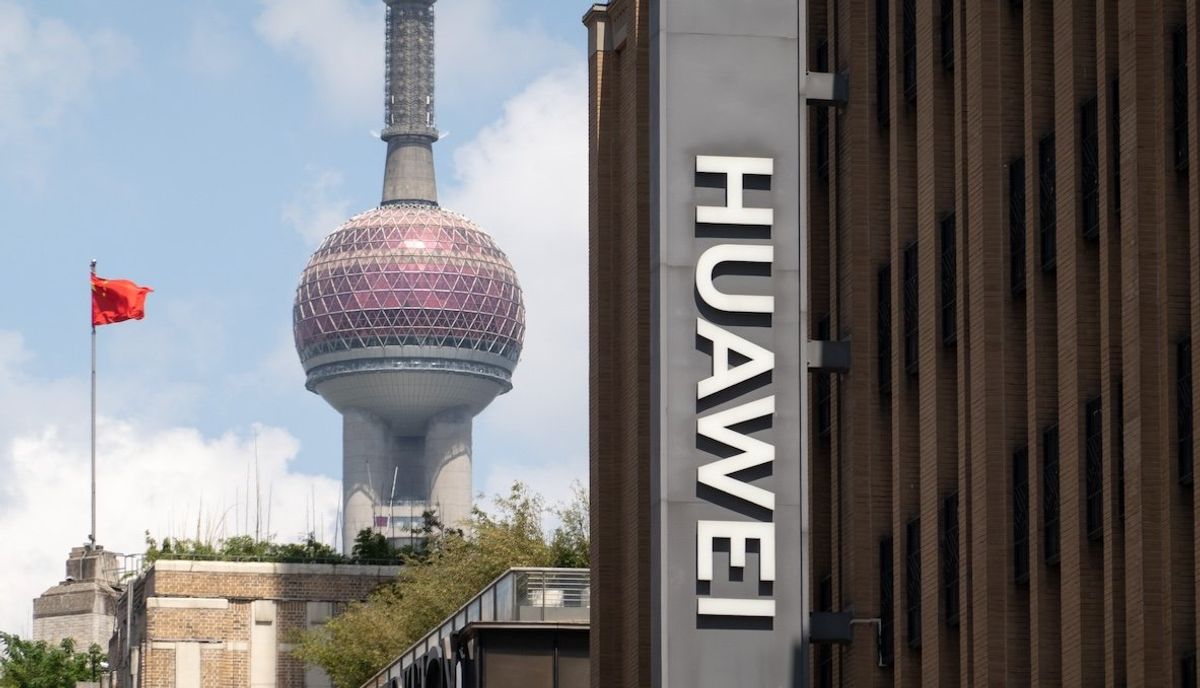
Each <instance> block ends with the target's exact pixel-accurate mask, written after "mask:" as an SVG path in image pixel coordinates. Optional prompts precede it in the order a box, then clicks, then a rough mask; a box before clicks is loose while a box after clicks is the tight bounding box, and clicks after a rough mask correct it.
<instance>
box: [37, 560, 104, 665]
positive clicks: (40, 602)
mask: <svg viewBox="0 0 1200 688" xmlns="http://www.w3.org/2000/svg"><path fill="white" fill-rule="evenodd" d="M119 568H120V555H118V554H114V553H112V552H108V551H106V550H105V549H104V548H103V547H99V546H97V547H93V548H89V547H73V548H72V549H71V554H70V556H68V557H67V565H66V577H65V578H64V579H63V580H62V581H61V582H60V583H58V585H55V586H54V587H52V588H50V589H49V590H47V591H46V592H44V593H42V595H41V596H40V597H38V598H37V599H35V600H34V601H33V639H34V640H44V641H46V642H48V643H51V644H53V645H57V644H58V643H59V642H60V641H61V640H63V639H64V638H70V639H71V640H74V641H75V647H76V649H78V650H81V651H86V650H87V648H88V647H89V646H91V645H92V644H93V643H95V644H97V645H99V646H100V647H102V648H103V647H105V646H107V645H108V638H109V636H111V635H112V629H113V617H114V615H115V614H116V604H117V595H118V594H119V592H118V590H117V585H118V582H117V581H118V569H119Z"/></svg>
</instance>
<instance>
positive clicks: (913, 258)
mask: <svg viewBox="0 0 1200 688" xmlns="http://www.w3.org/2000/svg"><path fill="white" fill-rule="evenodd" d="M902 257H903V259H904V372H906V373H908V374H909V375H916V374H917V362H918V361H919V360H920V358H919V356H920V348H919V346H918V345H919V343H920V342H918V341H917V321H918V318H919V316H920V313H918V311H917V244H916V242H913V243H911V244H909V245H908V246H906V247H905V248H904V254H903V256H902Z"/></svg>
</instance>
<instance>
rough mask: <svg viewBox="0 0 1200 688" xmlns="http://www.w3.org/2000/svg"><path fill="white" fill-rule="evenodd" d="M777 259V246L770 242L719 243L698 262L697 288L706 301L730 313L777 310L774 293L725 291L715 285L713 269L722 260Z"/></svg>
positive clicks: (762, 261) (771, 311) (742, 261)
mask: <svg viewBox="0 0 1200 688" xmlns="http://www.w3.org/2000/svg"><path fill="white" fill-rule="evenodd" d="M773 262H775V247H774V246H771V245H769V244H767V245H763V244H717V245H716V246H713V247H711V248H709V249H708V250H707V251H705V252H704V253H702V254H700V259H699V260H697V261H696V291H698V292H700V298H701V299H703V300H704V303H706V304H708V305H710V306H712V307H713V308H716V309H717V310H719V311H726V312H729V313H774V312H775V297H774V296H753V295H746V294H725V293H723V292H721V291H720V290H718V289H717V288H716V286H715V285H713V271H714V270H715V269H716V267H717V266H718V265H720V264H721V263H766V264H768V265H770V264H771V263H773Z"/></svg>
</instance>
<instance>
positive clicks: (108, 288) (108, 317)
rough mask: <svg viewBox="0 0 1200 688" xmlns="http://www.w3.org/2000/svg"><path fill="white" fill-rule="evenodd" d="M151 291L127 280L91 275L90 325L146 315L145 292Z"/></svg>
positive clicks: (137, 318) (105, 323) (117, 321)
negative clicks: (107, 278)
mask: <svg viewBox="0 0 1200 688" xmlns="http://www.w3.org/2000/svg"><path fill="white" fill-rule="evenodd" d="M152 291H154V290H153V289H151V288H150V287H141V286H138V285H136V284H134V283H133V282H130V281H129V280H106V279H101V278H99V277H97V276H95V275H92V326H93V327H95V326H96V325H110V324H112V323H119V322H121V321H123V320H141V319H142V318H143V317H145V315H146V310H145V308H146V294H149V293H150V292H152Z"/></svg>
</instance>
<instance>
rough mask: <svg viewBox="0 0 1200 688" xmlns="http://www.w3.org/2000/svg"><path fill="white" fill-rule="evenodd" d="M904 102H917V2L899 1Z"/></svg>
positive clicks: (913, 0) (915, 0) (912, 0)
mask: <svg viewBox="0 0 1200 688" xmlns="http://www.w3.org/2000/svg"><path fill="white" fill-rule="evenodd" d="M900 7H901V13H902V15H903V16H902V17H901V26H900V29H901V33H902V36H901V38H902V44H901V46H900V47H901V49H902V52H903V56H902V57H903V63H902V65H903V67H904V102H906V103H909V104H910V105H911V104H913V103H915V102H917V0H901V2H900Z"/></svg>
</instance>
